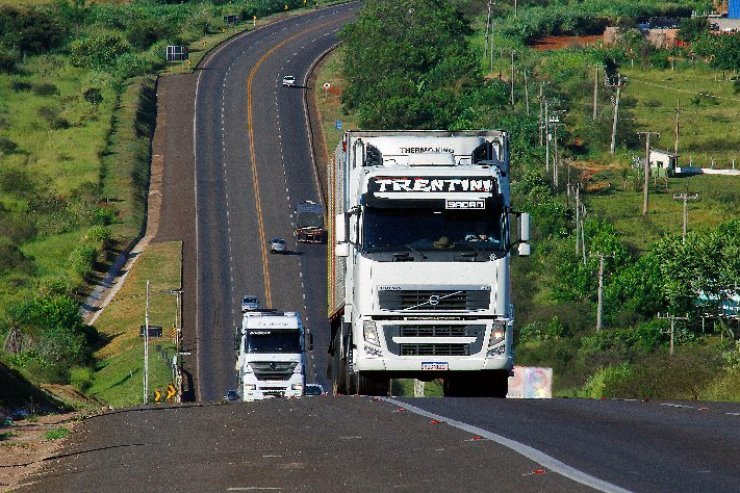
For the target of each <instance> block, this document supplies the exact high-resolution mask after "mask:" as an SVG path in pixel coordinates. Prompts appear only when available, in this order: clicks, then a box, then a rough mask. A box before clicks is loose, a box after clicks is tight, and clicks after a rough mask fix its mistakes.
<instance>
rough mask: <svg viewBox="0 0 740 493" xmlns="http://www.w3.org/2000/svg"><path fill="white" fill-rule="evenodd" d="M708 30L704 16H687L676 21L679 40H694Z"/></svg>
mask: <svg viewBox="0 0 740 493" xmlns="http://www.w3.org/2000/svg"><path fill="white" fill-rule="evenodd" d="M708 32H709V24H708V23H707V18H706V17H689V18H686V19H681V21H679V23H678V39H680V40H681V41H686V42H691V41H696V40H697V39H699V38H701V37H702V36H704V35H706V34H707V33H708Z"/></svg>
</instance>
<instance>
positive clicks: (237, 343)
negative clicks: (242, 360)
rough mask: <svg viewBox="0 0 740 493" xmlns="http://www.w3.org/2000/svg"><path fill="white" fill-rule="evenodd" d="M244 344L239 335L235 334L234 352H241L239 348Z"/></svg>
mask: <svg viewBox="0 0 740 493" xmlns="http://www.w3.org/2000/svg"><path fill="white" fill-rule="evenodd" d="M241 344H242V338H241V336H240V335H239V334H234V350H235V351H239V346H241Z"/></svg>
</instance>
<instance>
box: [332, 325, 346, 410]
mask: <svg viewBox="0 0 740 493" xmlns="http://www.w3.org/2000/svg"><path fill="white" fill-rule="evenodd" d="M346 382H347V369H346V368H345V365H344V362H343V360H342V331H341V330H337V331H336V333H335V335H334V354H332V390H333V392H334V394H335V395H336V394H346V393H347V385H346Z"/></svg>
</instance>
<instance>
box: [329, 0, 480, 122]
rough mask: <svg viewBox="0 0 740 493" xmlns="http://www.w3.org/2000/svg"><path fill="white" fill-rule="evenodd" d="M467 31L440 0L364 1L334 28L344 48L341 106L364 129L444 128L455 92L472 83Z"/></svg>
mask: <svg viewBox="0 0 740 493" xmlns="http://www.w3.org/2000/svg"><path fill="white" fill-rule="evenodd" d="M469 32H470V30H469V27H468V24H467V22H466V21H465V20H464V19H463V18H462V15H461V14H460V12H458V11H456V10H455V9H454V8H453V7H451V6H450V5H449V3H447V2H445V1H442V0H423V1H421V2H420V1H411V0H402V1H398V2H382V1H379V0H371V1H368V2H365V3H364V4H363V7H362V9H361V11H360V13H359V14H358V18H357V22H356V23H354V24H351V25H349V26H348V27H347V28H345V30H344V31H343V32H342V34H341V38H342V40H343V41H344V42H345V44H346V45H347V51H346V53H351V56H346V57H345V58H344V75H345V77H346V78H347V80H348V82H349V84H350V85H349V87H348V88H347V90H346V91H345V92H344V94H343V102H344V104H345V109H346V110H348V111H349V110H352V111H356V112H357V114H358V116H359V120H360V122H361V125H362V126H364V127H367V128H381V129H383V128H384V129H388V128H447V127H449V126H450V125H451V124H452V122H454V121H455V120H456V119H457V118H458V115H459V114H460V113H461V107H460V104H459V99H458V95H459V94H463V93H465V92H466V90H467V88H469V87H472V86H476V85H479V84H480V76H479V74H478V63H477V61H476V60H475V58H474V56H473V54H472V52H471V51H470V49H469V46H468V42H467V40H466V38H465V36H466V35H467V34H469ZM399 54H403V56H399ZM380 74H382V76H381V75H380Z"/></svg>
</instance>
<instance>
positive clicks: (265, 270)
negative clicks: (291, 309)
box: [247, 15, 351, 308]
mask: <svg viewBox="0 0 740 493" xmlns="http://www.w3.org/2000/svg"><path fill="white" fill-rule="evenodd" d="M350 17H351V15H348V16H344V17H340V18H337V19H334V20H331V21H328V22H325V23H323V24H319V25H317V26H314V27H312V28H310V29H306V30H305V31H301V32H299V33H296V34H294V35H293V36H290V37H289V38H286V39H284V40H283V41H281V42H280V43H278V44H277V45H275V46H273V47H272V48H270V50H269V51H267V52H266V53H265V54H264V55H262V57H260V59H259V60H257V63H255V64H254V67H252V70H251V71H250V72H249V77H247V126H248V127H249V128H248V132H249V154H250V158H251V163H252V188H253V189H254V200H255V204H256V208H257V229H258V231H259V237H260V245H261V247H260V252H261V256H262V282H263V283H264V285H265V306H266V307H268V308H271V307H272V289H271V288H270V266H269V263H268V258H267V237H266V236H265V223H264V219H263V218H262V200H261V198H260V187H259V176H258V174H257V156H256V155H255V152H254V124H253V113H252V83H253V82H254V77H255V75H256V74H257V70H259V68H260V66H261V65H262V63H263V62H264V61H265V60H267V58H268V57H269V56H270V55H272V54H273V53H274V52H275V51H277V50H279V49H280V48H282V47H283V46H285V45H286V44H288V43H289V42H291V41H293V40H294V39H296V38H298V37H300V36H304V35H305V34H306V33H309V32H311V31H316V30H318V29H321V28H324V27H326V26H328V25H330V24H335V23H337V22H341V21H343V20H345V19H348V18H350Z"/></svg>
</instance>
